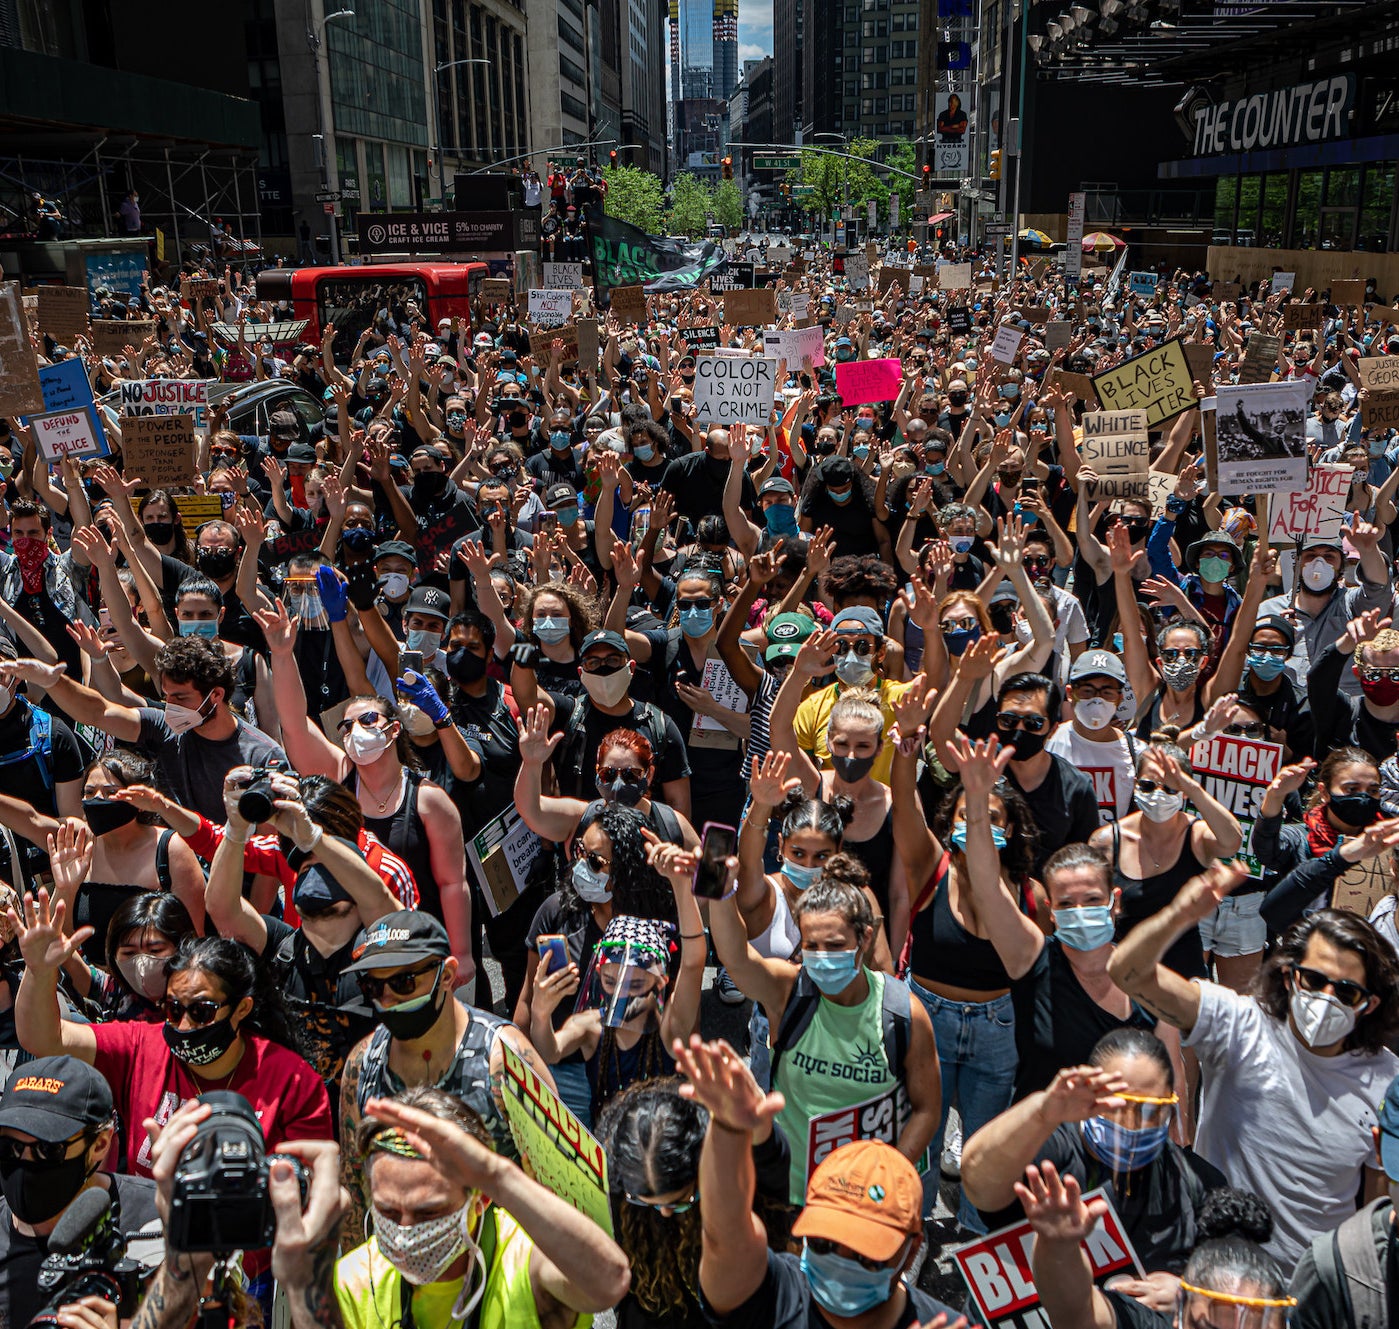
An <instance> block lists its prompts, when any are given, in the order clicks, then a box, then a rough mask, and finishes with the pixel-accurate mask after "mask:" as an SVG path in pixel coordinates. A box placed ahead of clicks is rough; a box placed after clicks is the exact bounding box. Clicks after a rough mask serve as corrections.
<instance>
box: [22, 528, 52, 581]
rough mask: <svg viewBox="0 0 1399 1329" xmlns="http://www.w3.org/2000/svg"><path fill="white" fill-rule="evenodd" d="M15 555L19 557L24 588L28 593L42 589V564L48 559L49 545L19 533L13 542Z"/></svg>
mask: <svg viewBox="0 0 1399 1329" xmlns="http://www.w3.org/2000/svg"><path fill="white" fill-rule="evenodd" d="M14 545H15V557H16V558H17V559H19V573H20V576H21V577H23V578H24V590H25V593H26V594H28V595H37V594H38V593H39V592H40V591H42V590H43V589H44V564H45V563H46V562H47V561H48V557H49V547H48V544H47V543H46V542H45V541H43V540H36V539H35V538H34V537H33V536H32V535H21V536H19V537H18V538H17V539H16V540H15V542H14Z"/></svg>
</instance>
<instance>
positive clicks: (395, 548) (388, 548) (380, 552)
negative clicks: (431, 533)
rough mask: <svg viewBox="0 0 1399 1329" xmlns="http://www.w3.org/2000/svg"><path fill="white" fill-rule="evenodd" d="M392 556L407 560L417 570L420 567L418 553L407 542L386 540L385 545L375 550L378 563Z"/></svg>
mask: <svg viewBox="0 0 1399 1329" xmlns="http://www.w3.org/2000/svg"><path fill="white" fill-rule="evenodd" d="M390 554H397V555H398V556H399V558H406V559H407V560H408V561H409V562H410V563H411V564H412V565H413V566H414V567H415V568H416V567H417V566H418V551H417V550H416V549H414V548H413V546H412V545H410V544H409V543H408V541H407V540H385V541H384V543H383V544H381V545H378V546H377V547H376V548H375V550H374V561H375V562H376V563H377V562H378V561H379V560H380V559H381V558H387V557H388V556H389V555H390Z"/></svg>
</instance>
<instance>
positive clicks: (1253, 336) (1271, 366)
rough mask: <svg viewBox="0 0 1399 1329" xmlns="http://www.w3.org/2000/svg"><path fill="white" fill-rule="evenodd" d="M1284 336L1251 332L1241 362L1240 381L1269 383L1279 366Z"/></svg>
mask: <svg viewBox="0 0 1399 1329" xmlns="http://www.w3.org/2000/svg"><path fill="white" fill-rule="evenodd" d="M1281 347H1282V338H1281V337H1279V336H1277V335H1276V334H1275V333H1271V332H1251V333H1249V335H1248V345H1247V346H1245V347H1244V358H1243V360H1242V361H1241V362H1240V364H1239V382H1240V383H1267V382H1269V381H1270V380H1271V379H1272V377H1273V370H1275V369H1276V368H1277V367H1278V351H1279V350H1280V349H1281Z"/></svg>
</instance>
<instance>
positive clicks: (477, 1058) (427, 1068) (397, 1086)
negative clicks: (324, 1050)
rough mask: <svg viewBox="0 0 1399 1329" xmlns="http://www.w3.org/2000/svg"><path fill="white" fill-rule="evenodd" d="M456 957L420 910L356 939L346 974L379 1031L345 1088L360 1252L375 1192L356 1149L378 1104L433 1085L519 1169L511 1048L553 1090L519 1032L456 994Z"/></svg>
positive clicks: (357, 1052)
mask: <svg viewBox="0 0 1399 1329" xmlns="http://www.w3.org/2000/svg"><path fill="white" fill-rule="evenodd" d="M456 964H457V962H456V958H455V957H454V956H453V955H452V950H451V943H450V941H449V940H448V937H447V932H446V929H445V928H444V927H443V926H442V924H441V923H439V922H438V921H437V920H436V919H435V918H432V917H431V916H430V915H428V914H425V913H423V912H422V911H421V910H416V909H408V910H403V911H400V912H398V913H391V914H386V915H384V916H383V917H381V918H380V919H379V920H378V921H377V922H376V923H375V924H373V925H372V926H368V925H366V927H365V929H364V930H363V931H362V932H361V933H359V934H358V936H357V937H356V939H355V948H354V960H353V963H351V964H349V965H347V966H346V967H345V970H344V972H345V974H346V975H349V976H352V977H353V979H354V980H355V981H356V982H357V983H358V984H359V987H360V990H361V993H362V1000H363V1004H364V1005H365V1006H366V1007H368V1008H369V1009H370V1010H372V1012H373V1015H374V1018H375V1019H377V1021H378V1027H377V1028H376V1029H374V1030H373V1032H371V1033H369V1034H368V1035H366V1036H365V1037H364V1038H363V1039H362V1040H361V1041H360V1042H359V1043H358V1044H356V1046H355V1047H354V1049H353V1051H352V1052H351V1053H350V1056H349V1058H348V1060H347V1061H346V1062H345V1069H344V1074H343V1077H342V1078H341V1081H340V1089H339V1093H340V1140H341V1148H342V1152H341V1159H342V1176H343V1180H344V1183H345V1187H346V1189H347V1190H348V1191H349V1192H350V1197H351V1202H350V1207H349V1209H348V1210H347V1211H346V1214H345V1219H344V1223H343V1224H342V1232H343V1242H342V1244H343V1245H344V1246H345V1247H346V1248H347V1249H349V1248H351V1247H352V1246H353V1245H354V1243H355V1241H356V1240H357V1239H358V1238H359V1237H360V1236H362V1235H363V1232H364V1219H365V1214H366V1212H367V1208H368V1201H369V1193H368V1187H367V1185H365V1179H364V1175H363V1173H362V1172H361V1171H359V1170H358V1169H356V1168H354V1167H353V1165H352V1160H353V1159H354V1157H355V1150H354V1141H355V1139H356V1137H357V1136H358V1133H359V1128H360V1123H361V1121H362V1120H363V1118H364V1114H365V1105H366V1104H367V1103H368V1102H369V1100H370V1099H371V1098H389V1097H392V1096H393V1095H395V1094H399V1093H402V1092H403V1091H404V1089H407V1088H412V1087H414V1086H418V1085H427V1086H430V1087H432V1088H435V1089H440V1090H441V1091H442V1092H443V1093H448V1094H451V1095H452V1096H453V1097H454V1098H456V1099H459V1100H460V1101H461V1102H463V1103H465V1104H466V1105H467V1106H468V1107H469V1108H471V1110H472V1111H473V1112H475V1113H476V1114H477V1115H478V1116H479V1117H480V1118H481V1122H482V1124H483V1125H484V1126H485V1128H486V1130H487V1132H488V1133H489V1135H490V1138H491V1147H492V1148H493V1149H494V1150H495V1151H496V1153H497V1154H499V1155H500V1156H501V1157H503V1158H508V1159H511V1160H513V1161H515V1162H519V1157H520V1155H519V1150H518V1149H517V1148H516V1146H515V1140H514V1137H513V1136H512V1135H511V1133H510V1123H509V1120H508V1119H507V1117H506V1115H505V1108H504V1100H503V1098H502V1096H501V1094H502V1091H501V1089H500V1087H499V1086H500V1084H501V1083H502V1077H503V1075H504V1073H505V1072H504V1068H505V1056H504V1053H503V1052H502V1051H501V1046H502V1044H503V1043H508V1044H509V1045H510V1048H511V1050H512V1051H513V1052H514V1053H515V1055H516V1056H518V1057H519V1058H520V1059H521V1060H522V1061H524V1062H525V1063H526V1064H527V1065H528V1066H529V1067H530V1068H531V1069H532V1070H533V1071H534V1073H535V1074H536V1075H538V1076H539V1077H540V1079H541V1080H543V1081H544V1082H545V1083H546V1084H547V1085H548V1086H549V1087H550V1088H553V1086H554V1081H553V1078H552V1076H550V1074H549V1068H548V1067H547V1066H545V1065H544V1063H543V1061H542V1060H541V1059H540V1057H539V1055H538V1054H537V1053H536V1052H535V1050H534V1048H533V1047H532V1046H531V1045H530V1042H529V1040H528V1039H527V1038H526V1037H525V1036H524V1035H523V1034H522V1033H521V1032H520V1031H519V1030H518V1029H516V1028H515V1026H514V1025H512V1024H510V1023H509V1022H508V1021H507V1020H502V1019H501V1018H500V1017H499V1016H497V1015H493V1014H492V1013H491V1012H489V1011H485V1010H479V1009H477V1008H476V1007H474V1006H469V1005H467V1004H466V1003H465V1002H463V1001H462V1000H461V999H460V998H459V997H455V996H453V995H452V992H453V983H452V980H453V978H455V976H456Z"/></svg>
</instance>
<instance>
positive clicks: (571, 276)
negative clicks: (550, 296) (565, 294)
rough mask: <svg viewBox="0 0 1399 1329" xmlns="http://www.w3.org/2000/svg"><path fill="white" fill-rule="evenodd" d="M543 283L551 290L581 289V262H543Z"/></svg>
mask: <svg viewBox="0 0 1399 1329" xmlns="http://www.w3.org/2000/svg"><path fill="white" fill-rule="evenodd" d="M544 285H545V287H546V288H547V289H549V290H551V291H581V290H582V289H583V265H582V264H581V263H546V264H544Z"/></svg>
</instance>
